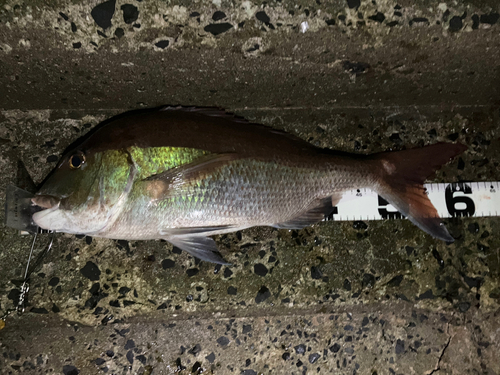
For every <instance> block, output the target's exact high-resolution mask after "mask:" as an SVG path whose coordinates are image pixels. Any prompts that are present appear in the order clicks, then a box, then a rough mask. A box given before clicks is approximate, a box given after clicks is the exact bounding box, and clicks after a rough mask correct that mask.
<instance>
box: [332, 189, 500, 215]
mask: <svg viewBox="0 0 500 375" xmlns="http://www.w3.org/2000/svg"><path fill="white" fill-rule="evenodd" d="M424 187H425V188H426V189H427V194H428V196H429V199H430V201H431V202H432V204H433V205H434V207H436V210H437V212H438V214H439V216H440V217H470V216H472V217H481V216H498V214H499V213H500V182H499V181H495V182H453V183H449V184H424ZM401 218H403V215H401V214H400V213H399V212H398V211H397V210H396V209H395V208H394V207H393V206H392V205H390V204H389V203H387V201H386V200H385V199H383V198H382V197H380V196H379V195H378V194H377V193H375V192H374V191H372V190H369V189H358V190H350V191H348V192H346V193H344V195H343V196H342V199H341V200H340V202H339V203H338V204H337V206H336V207H335V210H334V211H333V213H332V214H330V215H329V216H328V217H326V218H325V220H336V221H337V220H354V221H355V220H383V219H401Z"/></svg>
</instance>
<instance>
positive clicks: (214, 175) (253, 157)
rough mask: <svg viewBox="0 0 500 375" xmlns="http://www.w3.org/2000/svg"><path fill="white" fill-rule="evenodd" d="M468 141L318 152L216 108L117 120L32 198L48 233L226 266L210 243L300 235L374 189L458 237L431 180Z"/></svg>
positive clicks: (436, 230)
mask: <svg viewBox="0 0 500 375" xmlns="http://www.w3.org/2000/svg"><path fill="white" fill-rule="evenodd" d="M464 149H465V146H462V145H459V144H437V145H432V146H427V147H424V148H420V149H412V150H405V151H399V152H390V153H380V154H373V155H367V156H365V155H357V154H347V153H340V152H336V151H333V150H329V149H321V148H318V147H315V146H313V145H311V144H309V143H308V142H306V141H304V140H301V139H299V138H297V137H294V136H292V135H289V134H286V133H284V132H281V131H277V130H274V129H272V128H269V127H266V126H263V125H259V124H252V123H249V122H247V121H245V120H243V119H241V118H237V117H235V116H232V115H228V114H226V113H225V112H223V111H219V110H214V109H207V108H171V107H168V108H165V109H162V110H152V111H149V112H143V113H132V114H125V115H122V116H118V117H117V118H114V119H111V120H110V121H108V122H107V123H105V124H103V125H102V126H101V127H100V128H99V129H98V130H96V131H95V132H94V133H93V134H92V135H91V136H90V137H88V138H87V139H86V140H85V141H84V142H83V143H81V144H80V145H79V146H77V147H75V148H72V149H71V150H69V151H68V152H67V153H66V154H65V156H63V158H62V159H61V161H60V162H59V164H58V166H57V168H56V169H55V171H54V172H53V173H52V174H51V175H50V176H49V177H48V178H47V180H46V181H45V182H44V184H43V185H42V187H41V189H40V190H39V191H38V192H37V194H36V196H35V197H34V198H33V202H34V204H36V205H38V206H40V207H43V208H45V209H44V210H42V211H40V212H37V213H35V214H34V215H33V220H34V222H35V223H36V224H37V225H38V226H40V227H41V228H43V229H49V230H55V231H59V232H66V233H75V234H86V235H91V236H95V237H106V238H113V239H125V240H150V239H165V240H167V241H169V242H171V243H172V244H174V245H176V246H177V247H179V248H181V249H183V250H186V251H188V252H189V253H190V254H192V255H193V256H196V257H198V258H200V259H202V260H206V261H211V262H215V263H224V260H223V259H222V258H221V257H220V256H219V255H218V254H217V247H216V245H215V242H214V241H213V239H211V238H210V237H209V236H211V235H215V234H222V233H228V232H234V231H237V230H241V229H244V228H249V227H253V226H273V227H276V228H288V229H300V228H303V227H306V226H308V225H311V224H314V223H316V222H318V221H320V220H321V219H322V218H323V217H324V216H325V215H328V214H329V213H331V212H332V210H333V207H334V206H335V205H336V203H337V202H338V201H339V200H340V198H341V197H342V194H343V192H345V191H348V190H352V189H357V188H370V189H373V190H375V191H377V192H378V193H379V194H380V195H381V196H382V197H384V198H385V199H386V200H387V201H388V202H389V203H391V204H393V205H394V206H395V207H396V208H397V209H398V210H399V211H400V212H402V213H403V214H404V215H406V216H407V217H408V218H409V219H410V220H411V221H412V222H414V223H415V224H416V225H417V226H419V227H420V228H421V229H423V230H425V231H426V232H428V233H430V234H431V235H433V236H435V237H437V238H440V239H442V240H445V241H453V238H452V237H451V236H450V235H449V233H448V232H447V230H446V228H445V227H444V226H443V225H442V223H441V221H440V219H439V217H438V215H437V212H436V210H435V208H434V207H433V206H432V204H431V203H430V201H429V200H428V198H427V197H426V195H425V194H424V189H423V182H424V180H425V178H427V177H428V176H429V175H431V174H433V173H434V171H435V170H436V169H438V168H439V167H440V166H441V165H442V164H445V163H447V162H448V161H449V160H450V159H451V158H452V157H454V156H456V155H458V154H459V153H461V152H463V151H464Z"/></svg>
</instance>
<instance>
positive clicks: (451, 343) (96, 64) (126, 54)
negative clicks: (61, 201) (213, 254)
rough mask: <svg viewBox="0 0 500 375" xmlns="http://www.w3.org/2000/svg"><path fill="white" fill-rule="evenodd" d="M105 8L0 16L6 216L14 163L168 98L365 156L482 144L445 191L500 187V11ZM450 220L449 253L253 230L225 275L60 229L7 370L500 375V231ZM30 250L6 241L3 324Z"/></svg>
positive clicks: (357, 227)
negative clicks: (489, 184) (458, 186)
mask: <svg viewBox="0 0 500 375" xmlns="http://www.w3.org/2000/svg"><path fill="white" fill-rule="evenodd" d="M110 4H112V5H113V7H111V6H110ZM96 5H97V3H92V4H84V3H80V2H75V1H74V2H65V1H61V2H60V3H58V4H57V5H53V6H52V7H48V6H47V5H44V4H43V3H40V4H37V3H36V2H30V4H24V3H19V2H6V3H4V4H3V5H2V10H1V12H0V37H1V38H0V53H1V54H2V55H1V56H2V57H1V59H0V69H1V70H2V71H4V72H8V73H7V74H5V75H3V76H2V77H0V80H1V86H2V87H3V88H4V89H3V90H4V95H2V96H1V98H0V108H1V109H2V111H1V115H0V152H1V158H0V168H1V170H2V171H3V173H2V176H1V179H0V189H1V192H2V193H1V194H0V200H1V201H2V202H3V199H4V194H3V192H4V191H5V187H6V186H7V184H9V183H12V182H14V181H15V179H16V162H17V159H22V160H23V161H24V162H25V164H26V166H27V168H28V170H29V172H30V173H31V174H32V176H33V178H34V179H35V181H36V182H40V181H41V180H42V179H43V178H44V177H45V176H46V175H47V174H48V173H49V172H50V170H51V169H52V168H54V166H55V165H56V162H57V160H58V158H59V157H60V155H61V153H62V152H63V150H64V149H65V148H66V147H67V146H68V145H69V144H70V143H72V142H73V141H75V140H76V139H77V138H79V137H81V136H82V135H83V134H85V133H86V132H87V131H88V130H89V129H91V128H92V127H93V126H94V125H96V124H98V123H99V122H100V121H102V120H104V119H106V118H108V117H110V116H112V115H114V114H117V113H120V112H123V111H125V110H128V109H133V108H141V107H150V106H156V105H164V104H183V105H209V106H220V107H224V108H227V109H228V110H231V111H233V112H235V113H237V114H239V115H242V116H244V117H246V118H248V119H250V120H252V121H256V122H260V123H264V124H268V125H270V126H273V127H275V128H279V129H284V130H286V131H288V132H290V133H293V134H295V135H298V136H300V137H302V138H304V139H306V140H308V141H309V142H311V143H313V144H316V145H318V146H321V147H330V148H334V149H339V150H344V151H350V152H352V151H356V152H376V151H381V150H387V149H401V148H404V147H407V148H409V147H414V146H420V145H424V144H431V143H436V142H438V141H457V142H461V143H464V144H467V145H468V146H469V149H468V150H467V151H466V152H465V153H464V154H463V155H462V156H461V157H460V158H458V159H457V160H455V161H454V162H452V163H450V164H449V165H447V166H446V167H444V168H443V169H442V170H441V171H440V172H439V173H438V174H437V175H436V178H435V180H434V181H439V182H452V181H460V180H462V181H496V180H498V179H499V174H498V165H499V162H500V160H499V157H498V155H499V149H500V142H499V137H500V129H499V117H500V113H499V110H498V108H499V103H500V95H499V87H500V85H499V83H500V80H499V73H500V71H499V69H498V63H497V61H498V59H499V51H500V48H499V47H500V38H498V30H499V29H498V28H499V27H500V26H499V25H498V23H499V22H498V17H497V13H498V11H499V9H498V8H491V7H492V6H496V5H495V4H490V3H488V2H459V4H458V5H457V4H454V5H452V4H451V3H449V4H446V3H442V4H440V5H439V6H437V5H429V4H427V2H421V3H419V5H414V6H411V4H410V3H405V2H400V3H398V4H396V3H393V2H377V4H374V3H373V2H357V1H348V2H346V3H342V4H340V3H339V4H337V5H331V4H318V3H317V2H312V3H307V4H306V3H305V2H304V3H303V4H302V3H300V4H297V6H295V4H291V3H286V2H283V3H272V4H268V5H267V6H264V5H261V4H260V3H259V4H257V3H251V2H242V3H239V4H238V5H237V6H234V7H229V6H228V5H227V4H225V3H221V4H220V5H219V4H216V3H214V4H212V5H210V6H197V7H195V6H192V5H189V6H188V5H186V4H182V3H178V4H176V3H171V4H169V5H166V4H164V3H161V2H130V3H128V4H126V3H125V2H117V3H114V2H107V3H105V4H104V5H101V6H97V7H96ZM111 10H114V12H113V13H112V12H111ZM306 10H307V11H306ZM217 12H219V13H217ZM221 12H222V13H223V14H221ZM195 13H198V14H195ZM292 13H293V14H292ZM379 13H380V14H382V15H380V14H379ZM110 14H112V15H110ZM266 17H267V18H266ZM370 17H371V18H370ZM382 17H383V19H382ZM332 20H333V21H332ZM305 21H307V22H308V25H309V29H308V30H307V31H306V32H305V33H302V32H301V31H300V28H301V24H302V23H303V22H305ZM394 22H397V24H394ZM225 24H227V25H225ZM137 25H139V26H137ZM211 25H212V26H211ZM213 25H222V26H213ZM228 25H231V26H232V27H231V28H229V26H228ZM224 29H225V31H222V30H224ZM120 30H121V31H120ZM219 32H220V33H219ZM214 34H216V35H214ZM167 41H168V43H167ZM0 215H3V213H2V214H0ZM447 225H448V228H449V229H450V232H451V233H452V235H453V236H454V237H455V238H456V242H455V243H454V244H452V245H446V244H444V243H441V242H439V241H437V240H434V239H432V238H431V237H430V236H428V235H426V234H425V233H423V232H421V231H420V230H418V229H416V228H415V227H414V226H413V225H412V224H411V223H408V222H406V221H386V222H373V221H371V222H325V223H320V224H317V225H315V226H313V227H310V228H306V229H304V230H301V231H286V230H276V229H270V228H254V229H250V230H246V231H243V232H238V233H234V234H229V235H225V236H218V237H216V241H217V244H218V245H219V247H220V248H221V251H222V253H223V255H224V256H225V258H226V259H227V260H228V261H229V262H231V263H232V265H231V266H223V267H221V266H214V265H212V264H207V263H204V262H201V263H200V262H198V261H196V260H195V259H193V258H191V257H190V256H188V255H187V254H185V253H179V252H178V251H177V250H176V249H173V248H172V246H171V245H169V244H168V243H166V242H159V241H147V242H146V241H143V242H141V241H137V242H134V241H132V242H126V241H111V240H105V239H99V238H90V237H82V238H76V237H75V236H70V235H64V234H59V235H57V236H56V238H55V245H54V249H53V251H52V252H51V253H50V254H49V255H48V256H47V258H46V259H45V262H44V264H43V266H42V267H41V268H40V269H39V270H37V272H36V273H35V275H34V276H33V280H32V284H31V287H32V290H31V292H30V294H29V302H28V306H27V313H25V314H24V315H23V316H21V317H17V316H11V317H9V318H8V319H7V321H6V323H7V324H6V327H5V328H4V329H2V330H1V331H0V368H1V369H2V372H3V373H13V374H14V373H26V374H29V373H34V374H35V373H64V374H77V373H80V374H94V373H96V374H97V373H113V374H118V373H131V374H135V373H140V374H161V373H165V374H168V373H174V372H181V371H182V372H181V373H186V374H187V373H214V374H225V373H237V374H240V373H242V374H246V375H249V374H260V373H276V374H292V373H295V374H302V373H342V374H344V373H345V374H354V373H356V374H432V373H434V374H464V373H471V374H479V373H481V374H483V373H484V374H499V373H500V362H499V361H498V352H499V350H500V337H499V336H500V326H499V316H498V315H499V308H500V253H499V251H500V250H499V245H500V243H499V240H498V236H497V235H496V233H498V230H499V226H500V224H499V221H498V219H497V218H461V219H453V220H447ZM44 240H45V241H47V240H48V239H47V238H45V239H44ZM29 242H30V238H26V237H21V236H19V235H18V234H17V233H16V232H15V231H14V230H11V229H8V228H5V227H1V228H0V243H1V244H2V245H0V246H1V252H0V264H1V265H2V266H1V267H0V310H1V311H2V312H3V311H5V310H6V309H8V308H10V307H12V306H13V303H14V302H15V301H16V298H17V295H18V293H17V290H18V288H19V282H18V280H19V279H21V274H22V272H23V266H24V263H25V261H26V258H27V253H28V250H29ZM42 242H43V241H42Z"/></svg>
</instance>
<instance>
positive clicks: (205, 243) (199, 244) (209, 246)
mask: <svg viewBox="0 0 500 375" xmlns="http://www.w3.org/2000/svg"><path fill="white" fill-rule="evenodd" d="M166 240H167V241H168V242H170V243H171V244H172V245H174V246H177V247H178V248H179V249H181V250H184V251H187V252H188V253H189V254H191V255H192V256H194V257H195V258H198V259H201V260H203V261H205V262H211V263H216V264H222V265H228V264H230V263H228V262H226V261H225V260H224V259H223V258H222V256H220V255H219V250H218V249H217V245H216V244H215V241H214V240H213V239H211V238H210V237H202V236H192V237H186V236H182V237H175V236H174V237H170V238H167V239H166Z"/></svg>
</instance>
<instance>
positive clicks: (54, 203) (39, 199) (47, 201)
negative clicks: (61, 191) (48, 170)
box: [31, 195, 61, 209]
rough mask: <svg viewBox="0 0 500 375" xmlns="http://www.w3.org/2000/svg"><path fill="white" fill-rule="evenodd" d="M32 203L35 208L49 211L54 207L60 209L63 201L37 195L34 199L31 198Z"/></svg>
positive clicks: (50, 196) (51, 196)
mask: <svg viewBox="0 0 500 375" xmlns="http://www.w3.org/2000/svg"><path fill="white" fill-rule="evenodd" d="M31 202H32V203H33V204H34V205H35V206H38V207H41V208H45V209H48V208H53V207H59V204H60V203H61V199H60V198H57V197H54V196H53V195H35V196H34V197H33V198H31Z"/></svg>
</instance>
